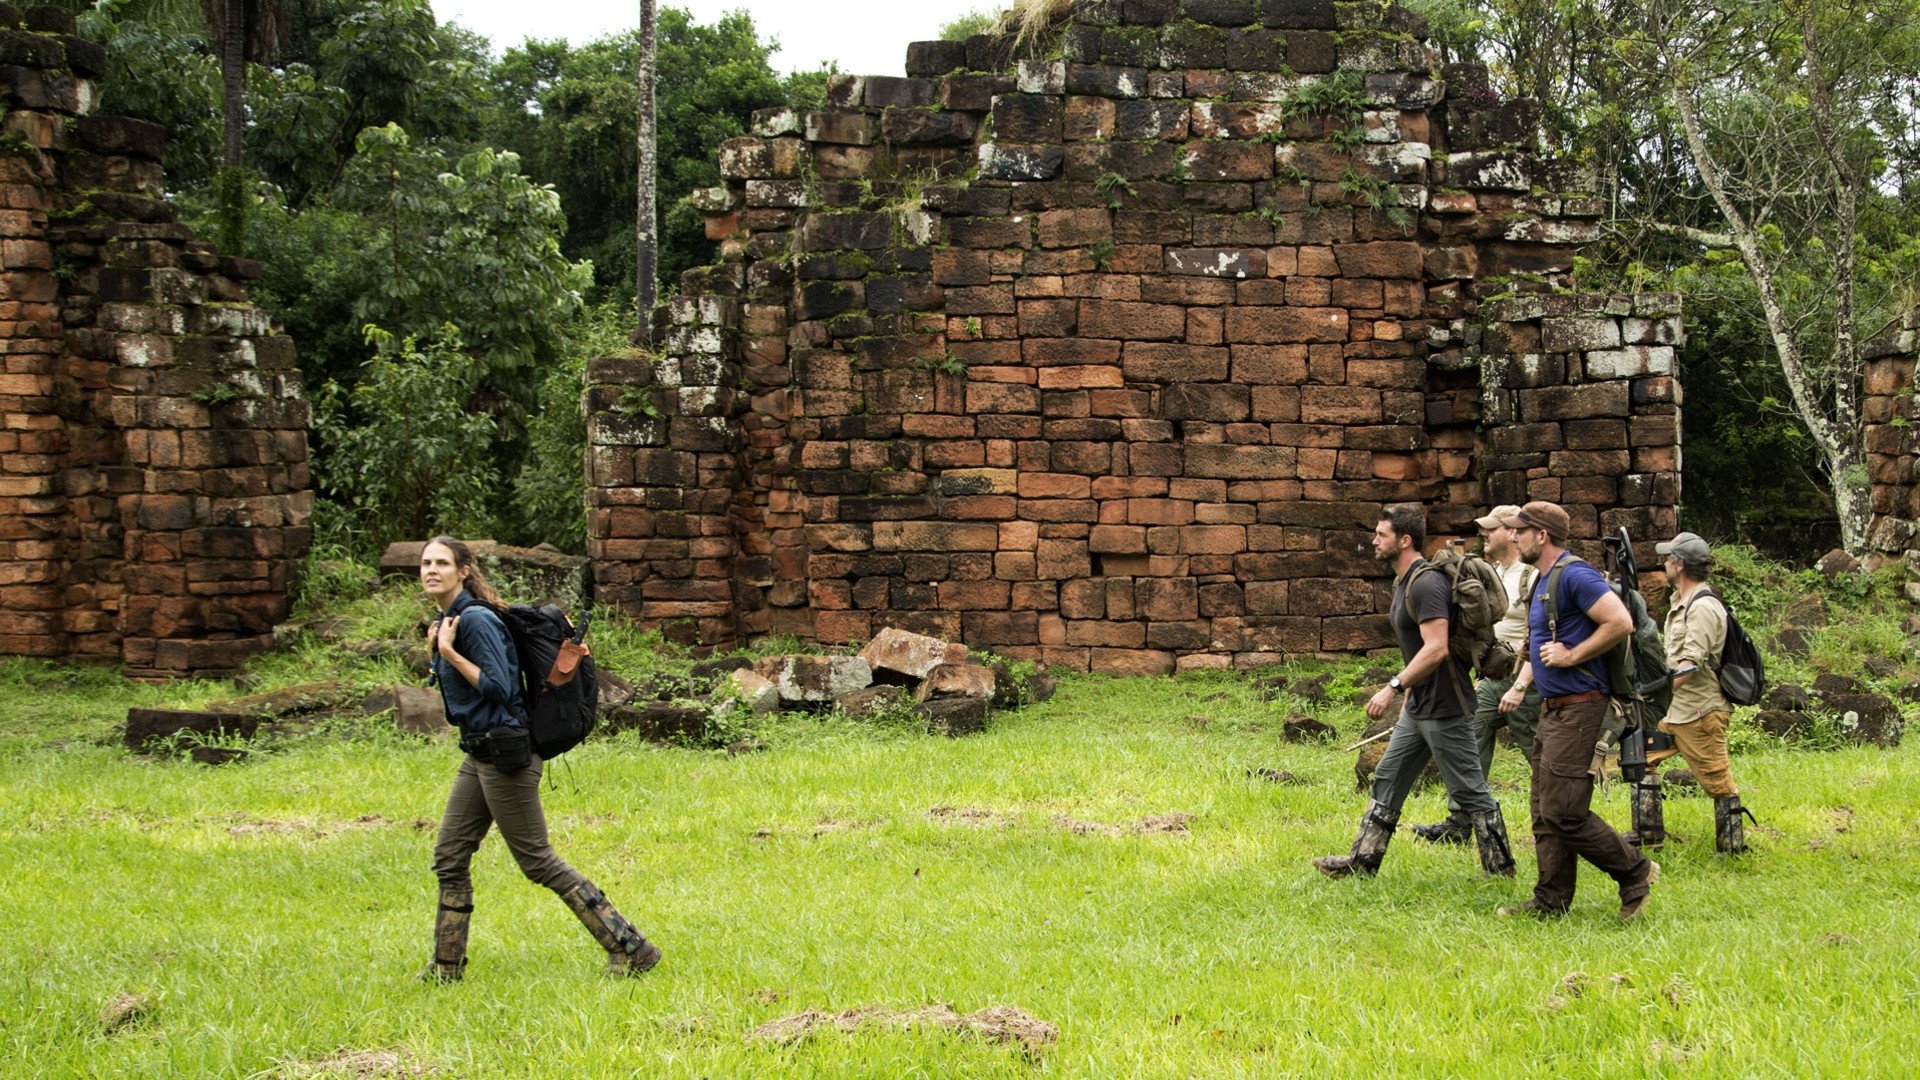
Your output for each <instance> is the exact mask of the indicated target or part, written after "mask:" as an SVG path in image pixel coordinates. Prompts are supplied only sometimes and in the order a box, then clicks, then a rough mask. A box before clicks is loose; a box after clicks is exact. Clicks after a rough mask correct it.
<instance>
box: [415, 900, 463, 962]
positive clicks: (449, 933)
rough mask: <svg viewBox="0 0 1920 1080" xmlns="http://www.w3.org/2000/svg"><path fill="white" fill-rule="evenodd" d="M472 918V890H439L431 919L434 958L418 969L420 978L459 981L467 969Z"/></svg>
mask: <svg viewBox="0 0 1920 1080" xmlns="http://www.w3.org/2000/svg"><path fill="white" fill-rule="evenodd" d="M472 918H473V890H472V889H464V890H460V891H457V892H456V891H452V890H448V889H442V890H440V908H439V910H438V911H437V912H435V913H434V919H433V959H432V960H429V961H427V970H425V971H423V972H421V973H420V980H421V981H422V982H430V983H449V982H459V981H460V977H461V976H462V975H464V974H466V971H467V923H468V922H469V921H471V920H472Z"/></svg>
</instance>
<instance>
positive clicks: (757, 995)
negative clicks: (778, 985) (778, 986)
mask: <svg viewBox="0 0 1920 1080" xmlns="http://www.w3.org/2000/svg"><path fill="white" fill-rule="evenodd" d="M748 996H750V997H752V998H753V1000H755V1001H757V1002H759V1003H761V1004H762V1005H772V1004H773V1003H774V1002H776V1001H784V1000H785V999H786V996H787V992H786V991H785V990H775V989H773V988H772V987H763V988H761V989H759V990H755V991H754V992H753V993H752V994H750V995H748Z"/></svg>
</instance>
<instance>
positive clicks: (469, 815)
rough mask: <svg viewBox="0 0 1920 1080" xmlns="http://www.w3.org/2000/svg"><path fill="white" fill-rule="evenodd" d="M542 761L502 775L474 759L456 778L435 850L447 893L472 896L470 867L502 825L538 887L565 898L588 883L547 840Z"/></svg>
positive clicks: (503, 833)
mask: <svg viewBox="0 0 1920 1080" xmlns="http://www.w3.org/2000/svg"><path fill="white" fill-rule="evenodd" d="M541 771H542V762H541V761H540V758H539V756H538V755H535V757H534V759H533V763H532V764H531V765H528V766H527V767H526V768H524V769H520V770H518V771H517V772H510V773H503V772H501V771H500V770H499V769H496V768H494V767H493V766H491V765H486V764H483V763H481V762H478V761H475V760H474V759H473V756H472V755H471V754H469V755H468V756H467V757H466V759H465V760H463V761H461V762H460V771H459V772H457V773H455V774H454V776H453V792H452V794H450V795H448V796H447V812H446V814H445V815H444V816H443V817H442V818H441V819H440V840H439V842H438V843H436V844H435V845H434V848H433V873H434V876H435V877H438V878H439V879H440V888H441V889H442V890H444V891H448V892H463V891H470V890H472V888H473V877H472V876H471V874H470V873H469V872H468V867H469V865H470V864H471V863H472V861H473V853H474V852H475V851H478V850H479V848H480V841H482V840H484V839H486V835H487V829H488V827H489V826H491V825H494V824H496V823H497V824H498V825H499V826H500V836H501V838H502V839H504V840H505V841H506V842H507V850H508V851H511V852H513V860H514V861H515V862H517V863H519V864H520V872H521V873H523V874H525V875H527V880H528V881H531V882H533V883H534V884H536V885H545V886H546V887H547V888H549V889H552V890H553V891H554V892H556V893H559V894H561V895H562V896H564V895H566V894H567V893H568V892H571V891H572V890H573V888H574V886H576V885H580V884H583V883H585V881H586V880H587V879H586V878H585V877H584V876H582V875H581V873H580V871H578V870H575V869H574V868H573V867H572V866H570V865H568V863H567V861H566V860H565V859H562V858H561V857H560V856H559V854H558V853H556V852H555V851H554V850H553V845H552V844H551V843H550V842H548V840H547V815H546V812H545V811H544V810H542V809H541V808H540V773H541Z"/></svg>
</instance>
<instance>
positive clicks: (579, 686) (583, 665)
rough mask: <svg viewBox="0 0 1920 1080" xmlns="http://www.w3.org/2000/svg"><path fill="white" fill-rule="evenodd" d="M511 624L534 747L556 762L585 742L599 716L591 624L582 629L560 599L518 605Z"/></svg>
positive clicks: (510, 611)
mask: <svg viewBox="0 0 1920 1080" xmlns="http://www.w3.org/2000/svg"><path fill="white" fill-rule="evenodd" d="M500 621H502V622H504V623H506V625H507V633H508V635H509V636H511V637H512V638H513V645H514V649H515V650H516V651H517V652H519V654H520V702H521V708H522V709H524V710H525V712H526V724H527V734H528V735H529V736H530V737H531V740H532V742H533V752H534V753H536V754H539V755H540V757H541V758H542V759H543V760H546V761H552V760H553V759H554V758H557V757H559V756H560V755H561V754H564V753H566V752H567V751H569V750H571V749H573V748H574V747H576V746H579V745H580V744H581V742H583V741H585V739H586V737H587V736H588V735H591V734H593V729H594V725H595V724H596V723H597V722H598V721H599V710H600V680H599V676H598V675H597V674H596V673H595V671H594V667H593V654H592V652H591V651H590V650H589V649H588V648H587V645H586V638H587V624H588V623H590V622H592V621H593V616H592V613H591V612H589V613H587V614H586V615H583V616H581V618H580V625H579V627H578V628H576V627H575V626H574V625H573V624H572V623H571V622H569V621H567V613H566V612H565V611H563V610H562V609H561V608H560V607H559V605H557V604H542V605H540V606H539V607H530V606H528V605H526V604H514V605H513V606H511V607H509V608H507V610H506V612H505V614H503V615H502V616H501V619H500Z"/></svg>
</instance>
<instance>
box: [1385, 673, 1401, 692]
mask: <svg viewBox="0 0 1920 1080" xmlns="http://www.w3.org/2000/svg"><path fill="white" fill-rule="evenodd" d="M1400 685H1401V684H1400V676H1398V675H1395V676H1394V677H1393V678H1391V679H1388V680H1387V689H1389V690H1398V689H1400Z"/></svg>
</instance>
